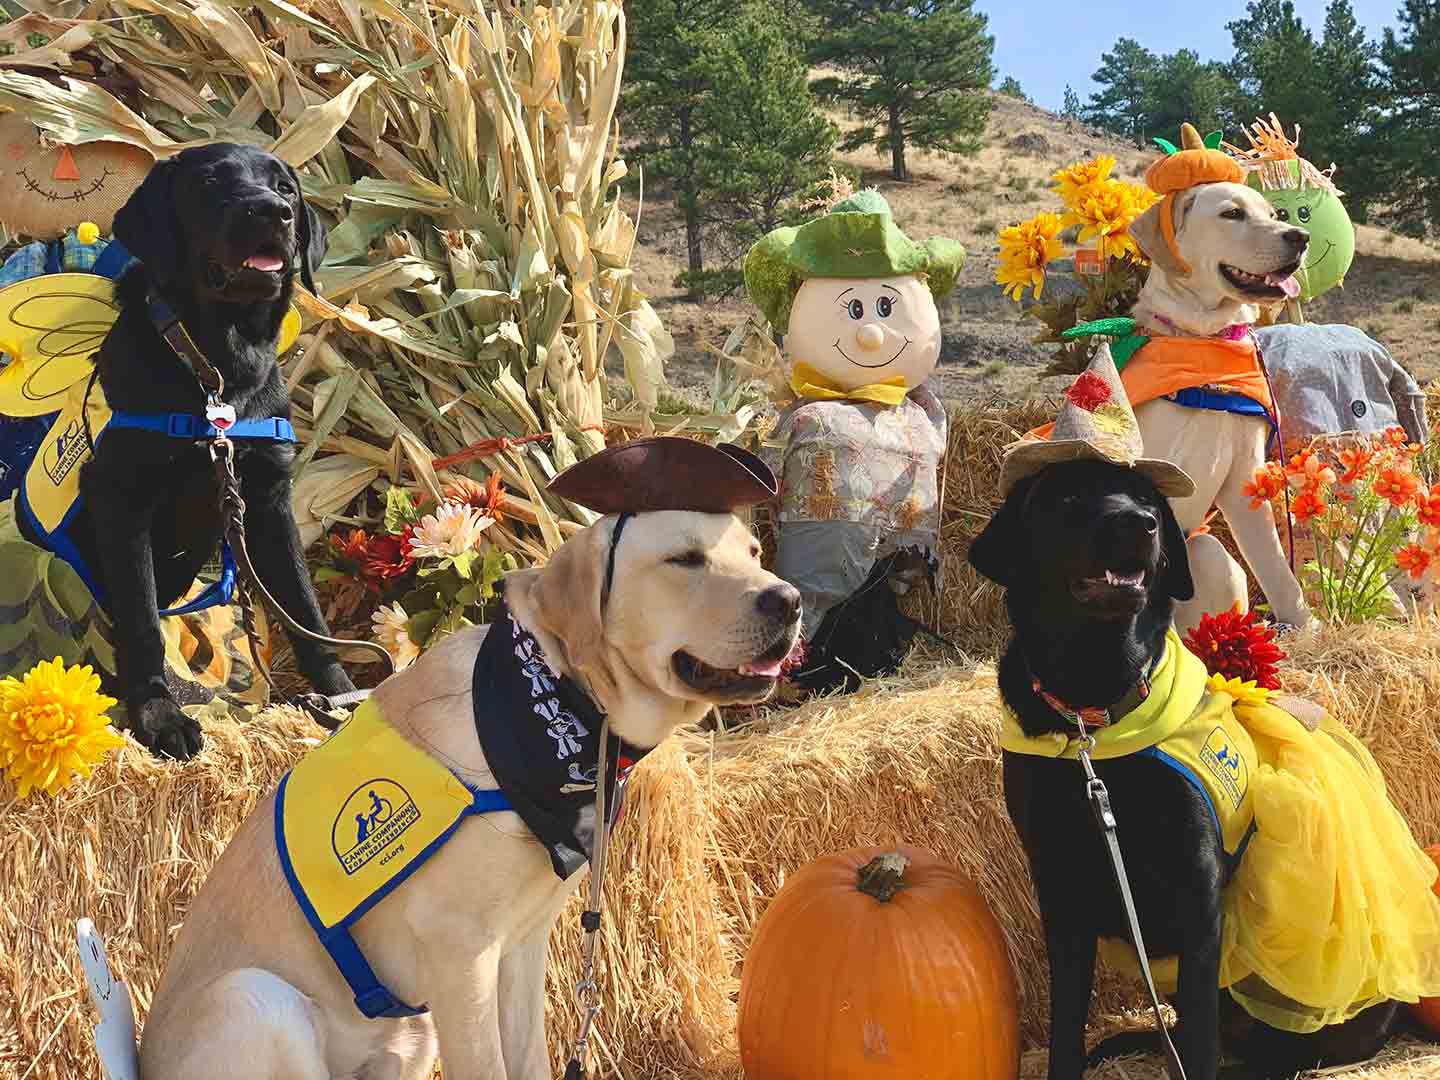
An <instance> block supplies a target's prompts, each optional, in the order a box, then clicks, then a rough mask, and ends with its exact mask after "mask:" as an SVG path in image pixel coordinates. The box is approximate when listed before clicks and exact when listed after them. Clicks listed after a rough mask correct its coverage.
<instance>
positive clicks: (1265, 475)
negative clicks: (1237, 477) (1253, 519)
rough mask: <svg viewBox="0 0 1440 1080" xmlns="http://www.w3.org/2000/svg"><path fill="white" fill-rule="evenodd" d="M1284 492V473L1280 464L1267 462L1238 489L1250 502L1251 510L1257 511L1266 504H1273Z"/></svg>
mask: <svg viewBox="0 0 1440 1080" xmlns="http://www.w3.org/2000/svg"><path fill="white" fill-rule="evenodd" d="M1284 490H1285V473H1284V472H1283V471H1282V470H1281V468H1280V464H1279V463H1278V462H1275V461H1267V462H1266V463H1265V464H1264V465H1261V466H1260V468H1258V469H1256V470H1255V475H1254V476H1253V477H1251V478H1250V482H1249V483H1247V484H1246V485H1245V486H1244V487H1243V488H1241V489H1240V494H1242V495H1244V496H1245V497H1246V498H1248V499H1249V500H1250V509H1251V510H1259V509H1260V508H1261V507H1262V506H1264V505H1265V504H1266V503H1268V502H1273V501H1274V500H1275V499H1276V498H1277V497H1278V496H1279V495H1280V493H1281V492H1282V491H1284Z"/></svg>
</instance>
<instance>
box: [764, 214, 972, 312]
mask: <svg viewBox="0 0 1440 1080" xmlns="http://www.w3.org/2000/svg"><path fill="white" fill-rule="evenodd" d="M964 263H965V248H964V247H963V246H962V245H961V244H960V243H959V241H956V240H946V239H945V238H943V237H939V236H932V237H931V238H930V239H929V240H927V241H925V243H923V244H917V243H916V242H915V241H913V240H911V239H910V238H909V237H908V236H906V235H905V234H904V233H903V232H901V231H900V228H899V226H897V225H896V224H895V222H894V220H893V219H892V218H891V216H890V205H889V203H887V202H886V201H885V197H884V196H883V195H881V194H880V193H879V192H878V191H858V192H856V193H855V194H854V195H851V196H850V197H849V198H846V199H842V200H840V201H839V202H837V203H836V204H835V205H834V206H832V207H831V208H830V210H829V211H828V212H827V213H825V214H822V215H821V216H820V217H817V218H815V219H814V220H813V221H809V222H807V223H805V224H804V225H800V226H796V227H786V228H783V229H776V230H775V231H774V232H770V233H767V234H766V235H765V236H763V237H761V238H760V240H759V241H757V242H756V244H755V246H754V247H752V248H751V249H750V251H749V252H748V253H747V254H746V256H745V290H746V291H747V292H748V293H749V294H750V300H751V302H752V303H754V304H755V306H756V307H758V308H759V309H760V310H761V311H762V312H763V313H764V315H765V318H766V319H768V320H769V322H770V325H771V326H773V327H774V328H775V329H776V330H778V331H779V332H780V333H782V334H783V333H785V331H786V329H787V328H788V327H789V325H790V306H791V304H792V303H794V300H795V294H796V293H797V292H799V291H800V286H801V285H803V284H804V283H805V281H806V279H808V278H814V277H831V278H878V277H896V276H898V275H900V274H924V275H925V277H926V285H927V286H928V287H929V289H930V293H931V295H933V296H934V297H935V299H936V300H937V301H938V300H939V299H940V298H941V297H942V296H944V295H945V294H946V293H948V292H949V291H950V290H951V289H953V288H954V287H955V279H956V278H957V277H959V276H960V268H961V267H962V266H963V265H964Z"/></svg>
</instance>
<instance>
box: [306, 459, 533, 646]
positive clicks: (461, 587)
mask: <svg viewBox="0 0 1440 1080" xmlns="http://www.w3.org/2000/svg"><path fill="white" fill-rule="evenodd" d="M443 495H444V498H443V499H442V500H441V501H440V502H439V503H438V504H433V505H431V504H427V503H424V502H417V501H416V499H415V498H414V497H412V496H411V494H410V493H409V492H408V491H407V490H406V489H405V488H403V487H399V486H396V487H391V488H390V489H389V490H388V491H387V492H386V494H385V518H384V521H383V522H382V523H381V526H380V528H379V529H378V530H376V531H375V532H373V533H366V532H365V531H364V530H363V529H349V530H337V531H335V532H332V533H331V535H330V536H329V538H328V543H327V550H326V555H325V558H324V560H323V561H322V564H321V566H320V568H319V569H318V571H317V572H316V575H315V580H316V583H317V584H318V585H320V586H321V587H322V588H323V589H325V590H326V591H327V592H328V593H329V594H330V598H331V616H332V618H333V617H334V616H335V615H336V614H339V615H340V616H341V617H344V616H345V615H353V614H355V613H356V612H357V611H360V610H361V609H362V608H364V607H365V606H367V605H368V606H370V607H371V608H372V613H371V624H372V628H373V633H374V636H375V640H376V641H378V642H379V643H380V644H381V645H383V646H384V647H385V649H386V651H388V652H389V653H390V655H391V656H392V657H393V658H394V660H395V666H396V667H397V668H403V667H406V666H407V665H409V664H410V663H411V662H413V661H414V660H415V658H416V657H417V656H419V655H420V653H421V652H422V651H423V650H424V649H427V648H429V647H430V646H431V645H434V644H435V643H436V642H437V641H439V640H440V638H442V637H444V636H445V635H446V634H450V633H453V632H454V631H456V630H459V629H460V628H461V627H465V626H473V625H476V624H481V623H486V622H489V621H490V620H491V618H492V616H493V615H494V610H495V606H496V603H497V600H498V593H497V591H496V587H495V586H496V583H497V582H498V581H499V580H500V578H501V577H502V576H504V575H505V574H506V573H508V572H509V571H511V570H514V569H517V568H518V565H519V564H518V563H517V562H516V560H515V557H514V556H513V555H512V554H510V553H509V552H504V551H502V550H501V549H500V548H499V547H497V546H496V545H495V544H493V543H492V542H491V540H490V538H489V537H488V536H487V535H486V533H487V530H489V528H490V526H492V525H494V524H495V523H496V522H497V521H499V520H501V519H502V517H503V516H504V511H503V505H504V498H505V492H504V488H503V487H502V486H501V484H500V474H499V473H492V474H491V476H490V479H489V482H488V483H486V484H483V485H482V484H477V483H475V482H474V481H472V480H468V479H463V478H462V479H459V480H455V481H453V482H452V483H450V484H448V485H447V486H446V487H445V489H444V491H443Z"/></svg>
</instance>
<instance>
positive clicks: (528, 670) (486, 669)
mask: <svg viewBox="0 0 1440 1080" xmlns="http://www.w3.org/2000/svg"><path fill="white" fill-rule="evenodd" d="M473 690H474V698H475V706H474V707H475V731H476V733H477V734H478V735H479V736H480V748H481V749H482V750H484V751H485V760H486V761H487V762H488V763H489V765H490V769H491V771H492V772H494V774H495V779H496V780H497V781H499V783H500V788H501V790H502V791H504V792H505V796H506V797H507V798H508V799H509V800H510V805H511V806H512V807H513V808H514V810H515V813H517V814H519V815H520V817H521V818H522V819H523V820H524V822H525V824H526V826H528V827H529V829H530V831H531V832H532V833H534V834H535V836H536V838H537V839H539V841H540V842H541V843H542V844H544V845H545V848H546V850H548V851H549V852H550V863H551V865H552V866H553V867H554V869H555V873H556V874H557V875H558V876H559V877H561V878H562V879H563V878H568V877H569V876H570V875H571V874H573V873H574V872H575V871H576V870H578V869H580V867H581V866H583V865H585V863H586V862H587V861H588V860H589V858H590V854H591V848H592V845H593V842H594V836H595V773H596V770H597V769H598V767H599V760H600V730H601V727H602V725H603V724H604V720H605V717H604V715H603V714H602V713H601V712H600V710H599V709H598V708H596V707H595V703H594V702H593V701H591V700H590V697H589V695H588V694H586V693H585V692H584V691H583V690H581V689H580V687H579V686H577V685H576V684H575V682H574V681H573V680H571V679H567V678H563V677H561V676H560V675H557V674H556V673H555V670H554V669H553V668H552V667H551V666H550V663H549V661H548V660H546V659H545V653H544V651H543V650H542V649H541V648H540V643H539V642H538V641H536V640H535V637H534V635H532V634H531V633H530V631H528V630H526V629H525V628H524V627H523V626H521V625H520V624H519V623H518V622H516V621H515V620H514V619H513V618H512V617H511V615H510V609H509V608H508V607H506V606H505V605H504V603H503V602H502V603H501V605H500V613H499V615H498V616H497V617H496V619H495V621H494V622H493V623H491V624H490V631H489V633H487V634H486V635H485V641H484V643H483V644H482V645H481V646H480V653H479V655H478V656H476V658H475V674H474V678H473ZM648 752H649V751H646V750H638V749H636V748H635V747H633V746H630V745H629V744H628V743H625V742H622V741H621V740H620V739H618V738H616V737H615V736H613V735H612V736H611V737H610V746H609V750H608V752H607V754H606V757H607V760H608V761H609V763H610V770H611V772H610V778H609V780H608V781H607V783H606V797H607V800H608V799H611V798H613V796H614V792H615V781H616V779H618V778H619V777H623V776H625V775H627V774H628V773H629V772H630V770H631V769H632V768H633V767H634V766H635V763H636V762H637V761H639V760H640V759H641V758H642V757H644V756H645V754H647V753H648Z"/></svg>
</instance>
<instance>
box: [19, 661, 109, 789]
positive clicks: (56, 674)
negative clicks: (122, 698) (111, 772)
mask: <svg viewBox="0 0 1440 1080" xmlns="http://www.w3.org/2000/svg"><path fill="white" fill-rule="evenodd" d="M114 706H115V699H114V698H111V697H106V696H105V695H104V694H102V693H100V677H99V676H98V675H96V674H95V672H94V671H93V670H91V669H90V668H89V667H88V666H87V667H79V666H77V667H72V668H67V667H66V666H65V661H64V660H62V659H60V657H58V656H57V657H56V658H55V659H54V660H53V661H49V662H46V661H41V662H40V663H38V664H36V665H35V666H34V667H33V668H31V669H30V670H29V671H28V672H26V674H25V677H24V678H23V679H17V678H15V677H14V676H13V675H12V676H9V677H7V678H5V679H3V680H0V771H3V772H5V773H6V774H8V775H9V777H10V779H11V780H12V781H14V783H15V785H16V787H17V788H19V793H20V798H22V799H23V798H26V797H27V796H28V795H29V794H30V792H32V791H36V790H38V791H43V792H45V794H47V795H54V794H55V793H57V792H58V791H60V790H61V789H62V788H65V787H67V786H69V784H70V781H71V780H73V779H74V778H75V777H76V776H77V775H79V776H89V775H90V770H91V769H92V768H93V767H94V765H95V762H97V761H99V760H100V759H101V758H102V757H104V756H105V754H106V753H107V752H108V751H110V750H112V749H114V748H115V747H117V746H119V745H120V744H121V743H122V742H124V741H125V740H124V739H122V738H121V737H120V735H119V734H117V733H116V732H115V731H114V729H112V728H111V727H110V718H109V716H107V715H106V714H107V713H108V712H109V711H110V710H111V709H112V708H114Z"/></svg>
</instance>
